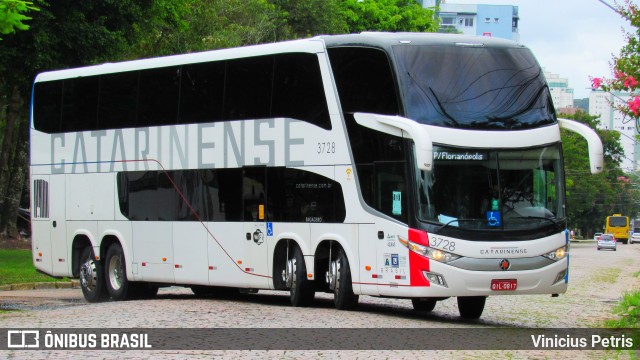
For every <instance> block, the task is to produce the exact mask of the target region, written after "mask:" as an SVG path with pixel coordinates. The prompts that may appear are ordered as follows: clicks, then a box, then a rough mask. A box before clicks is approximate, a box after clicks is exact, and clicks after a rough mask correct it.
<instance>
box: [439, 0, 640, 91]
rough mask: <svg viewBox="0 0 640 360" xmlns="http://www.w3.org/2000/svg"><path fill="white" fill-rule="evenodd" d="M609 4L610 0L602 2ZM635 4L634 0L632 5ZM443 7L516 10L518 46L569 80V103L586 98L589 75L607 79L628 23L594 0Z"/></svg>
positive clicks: (454, 0) (488, 0) (505, 0)
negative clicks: (570, 100) (508, 7)
mask: <svg viewBox="0 0 640 360" xmlns="http://www.w3.org/2000/svg"><path fill="white" fill-rule="evenodd" d="M605 1H606V2H607V3H609V4H612V5H613V0H605ZM634 2H635V1H634ZM446 3H447V4H489V5H514V6H517V7H518V15H519V17H520V21H519V23H518V28H519V31H520V43H521V44H523V45H525V46H527V47H528V48H530V49H531V51H532V52H533V53H534V55H535V57H536V58H537V59H538V62H539V63H540V65H541V66H542V67H544V68H545V70H546V71H548V72H550V73H552V74H559V75H560V77H564V78H568V79H569V87H571V88H573V89H574V99H581V98H585V97H589V91H590V90H591V81H590V79H589V77H590V76H592V77H608V78H611V77H612V72H611V66H610V64H611V62H612V59H613V56H614V55H618V54H619V52H620V49H621V48H622V47H623V46H624V44H625V36H624V32H623V28H624V30H625V31H630V30H631V29H632V28H631V26H630V24H629V22H628V21H626V20H624V19H623V18H622V17H621V16H620V15H618V14H617V13H615V12H614V11H613V10H611V9H610V8H608V7H607V6H606V5H604V4H602V3H601V2H600V1H598V0H447V1H446Z"/></svg>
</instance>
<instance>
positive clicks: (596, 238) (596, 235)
mask: <svg viewBox="0 0 640 360" xmlns="http://www.w3.org/2000/svg"><path fill="white" fill-rule="evenodd" d="M600 236H602V233H595V234H593V240H598V239H600Z"/></svg>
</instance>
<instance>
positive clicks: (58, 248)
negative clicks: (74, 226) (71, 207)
mask: <svg viewBox="0 0 640 360" xmlns="http://www.w3.org/2000/svg"><path fill="white" fill-rule="evenodd" d="M65 179H66V175H51V177H50V186H49V196H50V197H49V198H50V204H49V205H50V214H49V216H50V218H49V220H50V221H49V223H50V225H49V226H50V231H51V264H52V272H51V275H54V276H67V275H69V267H70V266H71V265H70V264H69V259H68V257H69V256H68V254H69V248H68V247H67V221H66V214H65V206H66V205H65V204H66V196H65V194H66V184H65Z"/></svg>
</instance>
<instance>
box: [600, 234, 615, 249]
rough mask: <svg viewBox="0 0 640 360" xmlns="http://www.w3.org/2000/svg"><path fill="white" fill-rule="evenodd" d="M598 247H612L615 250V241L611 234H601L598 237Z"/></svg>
mask: <svg viewBox="0 0 640 360" xmlns="http://www.w3.org/2000/svg"><path fill="white" fill-rule="evenodd" d="M600 249H613V251H616V250H617V241H616V238H615V236H613V234H602V235H600V239H598V250H600Z"/></svg>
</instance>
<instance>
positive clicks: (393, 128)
mask: <svg viewBox="0 0 640 360" xmlns="http://www.w3.org/2000/svg"><path fill="white" fill-rule="evenodd" d="M353 116H354V118H355V119H356V122H357V123H358V124H360V125H362V126H364V127H368V128H369V129H373V130H376V131H380V132H383V133H386V134H390V135H394V136H398V137H403V138H410V139H412V140H413V142H414V144H415V148H416V154H415V155H416V166H417V167H418V169H420V170H424V171H431V169H432V168H433V143H432V142H431V136H430V135H429V133H428V132H427V129H426V127H424V126H422V125H421V124H419V123H418V122H417V121H414V120H410V119H407V118H403V117H400V116H390V115H377V114H369V113H355V114H353Z"/></svg>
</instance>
